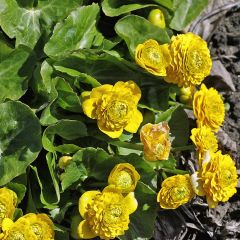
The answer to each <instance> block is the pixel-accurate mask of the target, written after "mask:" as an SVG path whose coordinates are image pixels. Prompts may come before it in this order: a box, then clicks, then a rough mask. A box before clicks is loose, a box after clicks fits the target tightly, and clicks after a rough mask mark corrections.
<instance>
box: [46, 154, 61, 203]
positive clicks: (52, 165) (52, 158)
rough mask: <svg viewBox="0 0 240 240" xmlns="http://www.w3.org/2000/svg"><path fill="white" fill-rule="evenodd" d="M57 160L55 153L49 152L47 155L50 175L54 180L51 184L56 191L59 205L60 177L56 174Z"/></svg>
mask: <svg viewBox="0 0 240 240" xmlns="http://www.w3.org/2000/svg"><path fill="white" fill-rule="evenodd" d="M56 158H57V156H56V154H55V153H51V152H48V153H47V155H46V160H47V165H48V169H49V173H50V176H51V180H52V181H51V183H52V185H53V187H54V190H55V194H56V199H57V201H56V202H57V203H58V202H59V201H60V189H59V185H58V177H57V173H56Z"/></svg>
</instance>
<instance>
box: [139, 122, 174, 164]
mask: <svg viewBox="0 0 240 240" xmlns="http://www.w3.org/2000/svg"><path fill="white" fill-rule="evenodd" d="M140 140H141V142H142V143H143V146H144V158H145V159H146V160H148V161H157V160H167V159H168V157H169V153H170V149H171V140H170V135H169V126H168V124H167V123H166V122H161V123H158V124H151V123H148V124H145V125H144V126H143V127H142V128H141V131H140Z"/></svg>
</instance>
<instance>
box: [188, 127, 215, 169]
mask: <svg viewBox="0 0 240 240" xmlns="http://www.w3.org/2000/svg"><path fill="white" fill-rule="evenodd" d="M191 133H192V135H191V137H190V138H191V140H192V141H193V143H194V144H195V146H196V147H197V150H198V152H199V160H200V165H201V161H202V158H203V157H204V155H205V153H206V152H207V151H208V150H209V151H212V152H216V151H217V149H218V142H217V138H216V136H215V134H214V133H213V132H212V131H211V129H210V128H209V127H206V126H202V127H200V128H193V129H192V131H191Z"/></svg>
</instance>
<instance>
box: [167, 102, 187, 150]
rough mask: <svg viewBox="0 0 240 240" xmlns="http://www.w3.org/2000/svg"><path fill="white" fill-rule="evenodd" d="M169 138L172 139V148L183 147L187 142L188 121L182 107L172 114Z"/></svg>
mask: <svg viewBox="0 0 240 240" xmlns="http://www.w3.org/2000/svg"><path fill="white" fill-rule="evenodd" d="M168 124H169V127H170V133H171V136H172V137H174V140H173V142H172V146H173V147H181V146H185V145H187V143H188V140H189V120H188V116H187V114H186V112H185V111H184V109H183V108H182V107H178V108H177V109H176V110H175V111H174V112H173V113H172V117H171V119H170V121H169V122H168Z"/></svg>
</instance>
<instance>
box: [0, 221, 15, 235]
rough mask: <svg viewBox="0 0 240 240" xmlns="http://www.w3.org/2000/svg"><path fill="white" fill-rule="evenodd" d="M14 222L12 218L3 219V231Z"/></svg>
mask: <svg viewBox="0 0 240 240" xmlns="http://www.w3.org/2000/svg"><path fill="white" fill-rule="evenodd" d="M13 224H14V222H13V221H12V219H10V218H4V219H3V221H2V231H3V232H5V231H8V230H9V229H10V228H11V227H12V226H13Z"/></svg>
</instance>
